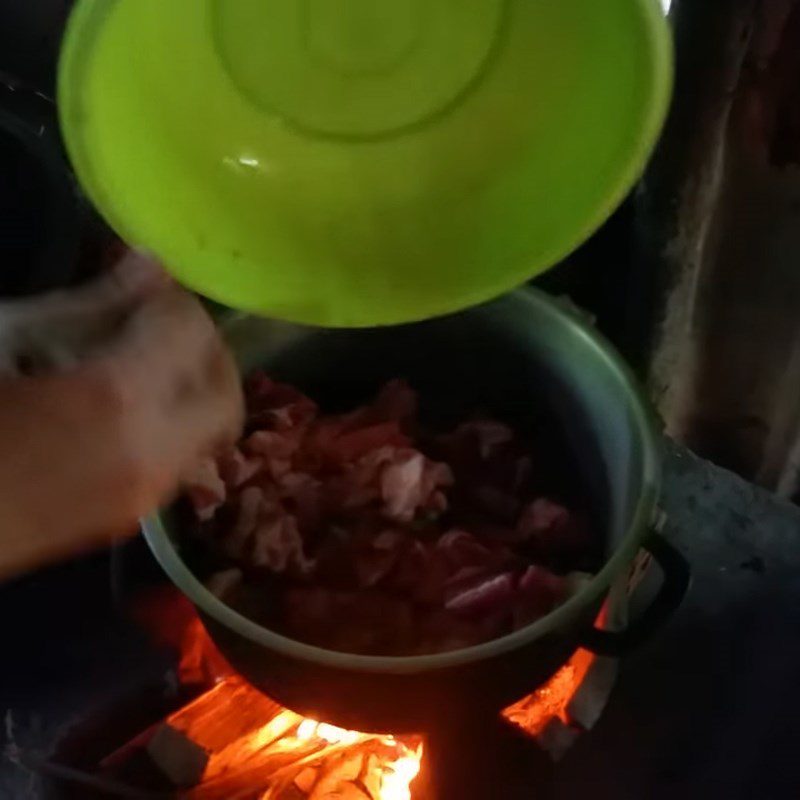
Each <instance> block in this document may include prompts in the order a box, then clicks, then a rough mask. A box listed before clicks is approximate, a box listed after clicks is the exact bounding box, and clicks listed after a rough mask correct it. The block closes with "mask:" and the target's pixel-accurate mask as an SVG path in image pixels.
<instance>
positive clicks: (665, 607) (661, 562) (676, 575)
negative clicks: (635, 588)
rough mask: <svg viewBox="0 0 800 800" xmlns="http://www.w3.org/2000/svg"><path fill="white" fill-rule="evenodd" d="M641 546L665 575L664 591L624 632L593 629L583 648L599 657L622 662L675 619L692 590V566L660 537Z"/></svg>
mask: <svg viewBox="0 0 800 800" xmlns="http://www.w3.org/2000/svg"><path fill="white" fill-rule="evenodd" d="M642 546H643V547H644V549H645V550H647V552H648V553H650V555H651V556H652V557H653V560H654V561H655V562H656V563H657V564H658V566H659V567H661V571H662V572H663V573H664V579H663V581H662V584H661V588H660V589H659V590H658V594H656V596H655V598H653V602H652V603H650V605H649V606H648V607H647V609H646V610H645V611H644V612H643V613H642V615H641V616H640V617H639V618H638V619H636V620H634V621H633V622H631V623H630V624H629V625H628V627H627V628H626V629H625V630H624V631H604V630H600V628H596V627H592V628H591V629H590V630H589V631H588V632H587V633H586V634H585V635H584V637H583V641H582V643H581V645H582V647H585V648H586V649H587V650H590V651H591V652H593V653H595V654H596V655H600V656H612V657H614V658H619V657H620V656H622V655H624V654H625V653H627V652H628V651H630V650H632V649H633V648H635V647H637V646H638V645H640V644H641V643H642V642H643V641H645V639H647V638H648V637H649V636H650V634H651V633H653V631H655V630H656V629H657V628H659V627H661V625H663V624H664V623H665V622H666V621H667V619H669V617H670V616H672V614H673V612H675V611H676V610H677V608H678V606H680V604H681V602H682V601H683V598H684V597H685V596H686V592H687V591H688V590H689V585H690V583H691V569H690V567H689V562H688V561H687V560H686V559H685V558H684V557H683V556H682V555H681V553H679V552H678V551H677V550H676V549H675V548H674V547H673V546H672V545H671V544H669V542H667V540H666V539H665V538H664V537H663V536H662V535H661V534H660V533H652V534H651V535H650V537H649V539H648V540H647V541H646V542H645V543H644V544H643V545H642Z"/></svg>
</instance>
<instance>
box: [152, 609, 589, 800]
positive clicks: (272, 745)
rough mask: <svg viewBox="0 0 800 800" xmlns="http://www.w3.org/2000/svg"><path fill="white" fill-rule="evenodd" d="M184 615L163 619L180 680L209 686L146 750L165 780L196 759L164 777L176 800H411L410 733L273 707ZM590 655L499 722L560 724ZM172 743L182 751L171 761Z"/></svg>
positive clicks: (418, 751) (413, 750) (535, 729)
mask: <svg viewBox="0 0 800 800" xmlns="http://www.w3.org/2000/svg"><path fill="white" fill-rule="evenodd" d="M157 605H158V606H160V608H161V609H163V608H164V605H163V604H162V603H161V602H159V603H158V604H157ZM184 612H185V614H186V616H184V618H183V624H182V625H181V626H180V627H177V628H176V627H172V625H174V624H175V621H176V616H175V614H174V613H173V614H170V615H167V616H169V619H170V626H171V627H172V630H171V633H172V635H173V636H174V633H175V631H176V630H182V631H183V635H182V637H181V642H180V650H181V661H180V668H179V676H180V679H181V681H182V683H183V684H185V685H195V686H203V687H205V688H207V687H208V686H212V688H211V689H207V691H205V693H203V694H201V695H200V696H199V697H198V698H197V699H196V700H194V701H193V702H192V703H190V704H189V705H187V706H184V707H183V708H181V709H179V710H178V711H176V712H174V713H173V714H172V715H170V716H169V717H168V718H167V719H166V720H165V722H164V724H163V726H162V727H166V728H168V729H169V735H167V736H165V737H163V739H164V741H165V742H166V743H167V745H168V747H167V748H166V751H165V752H161V751H158V750H157V749H155V748H153V747H148V752H149V753H150V756H151V758H152V759H153V760H154V761H155V762H156V764H157V765H159V766H160V767H161V769H162V771H163V772H164V773H165V774H167V775H170V774H171V773H172V774H173V775H174V774H175V772H174V770H173V767H172V763H171V762H173V761H180V762H181V763H185V762H186V761H187V757H188V760H189V761H191V760H192V757H194V758H195V759H198V758H199V760H200V769H198V770H197V772H196V774H195V775H193V776H192V778H191V780H189V781H187V780H186V778H185V777H183V774H182V773H181V777H180V778H173V780H174V782H175V784H176V785H181V781H183V783H182V785H183V786H184V787H190V788H184V790H183V792H182V793H181V794H180V795H179V797H180V798H182V800H234V799H236V800H289V798H291V800H303V799H305V800H330V799H331V798H337V799H338V800H412V796H413V794H412V785H413V783H414V780H415V779H416V778H417V776H418V774H419V772H420V769H421V765H422V757H423V743H422V739H421V738H420V737H410V736H393V735H389V734H386V735H377V734H369V733H360V732H358V731H351V730H345V729H343V728H338V727H336V726H334V725H330V724H328V723H325V722H319V721H317V720H314V719H308V718H304V717H302V716H300V715H299V714H296V713H294V712H293V711H289V710H288V709H285V708H282V707H281V706H279V705H278V704H277V703H274V702H273V701H272V700H270V699H269V698H267V697H265V696H264V695H263V694H261V693H260V692H258V691H257V690H256V689H254V688H253V687H251V686H250V685H249V684H247V683H246V682H245V681H244V680H242V679H241V678H240V677H239V676H238V675H236V674H235V673H234V672H233V670H232V669H231V668H230V667H229V666H228V664H227V663H226V661H225V660H224V658H223V657H222V655H221V654H220V653H219V651H217V649H216V648H215V647H214V645H213V643H212V642H211V640H210V638H209V637H208V635H207V633H206V632H205V629H204V628H203V626H202V624H201V622H200V620H199V619H198V618H197V616H196V615H195V614H194V611H193V609H192V608H191V606H188V604H187V605H186V607H185V608H184ZM147 616H150V615H147ZM160 616H161V618H162V619H163V618H164V615H163V613H161V615H160ZM151 621H152V620H151ZM162 632H163V631H162ZM162 638H163V637H162ZM592 659H593V657H592V656H591V654H590V653H587V652H586V651H578V652H577V653H576V654H575V656H574V657H573V659H572V660H571V661H570V662H569V663H568V664H567V665H566V666H565V667H564V668H563V669H561V670H560V671H559V672H558V673H557V674H556V675H555V676H554V677H553V678H552V679H551V680H550V681H549V682H548V683H547V684H545V685H544V686H543V687H541V688H540V689H539V690H537V691H536V692H534V693H533V694H532V695H530V696H529V697H527V698H525V699H523V700H521V701H520V702H518V703H516V704H515V705H513V706H511V707H510V708H508V709H506V711H505V712H503V716H504V718H505V719H506V720H507V721H508V722H510V723H512V724H514V725H516V726H517V727H519V728H520V729H521V730H523V731H524V732H525V733H527V734H529V735H531V736H534V737H536V736H539V735H540V734H541V732H542V731H543V730H544V729H545V727H546V726H547V725H548V724H549V722H550V721H552V720H553V719H554V718H558V719H561V720H562V721H564V722H568V713H567V708H568V705H569V702H570V700H571V699H572V697H573V696H574V694H575V691H576V689H577V687H578V686H579V685H580V684H581V682H582V681H583V679H584V677H585V675H586V672H587V671H588V669H589V667H590V665H591V663H592ZM176 742H180V743H182V745H183V747H184V751H185V752H184V753H182V754H181V755H179V756H177V757H176V753H175V749H176ZM178 749H180V748H178ZM189 756H191V757H189Z"/></svg>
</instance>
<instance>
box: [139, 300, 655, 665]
mask: <svg viewBox="0 0 800 800" xmlns="http://www.w3.org/2000/svg"><path fill="white" fill-rule="evenodd" d="M510 297H513V298H514V299H515V300H518V301H520V302H527V303H529V304H531V305H535V306H536V307H537V310H538V311H539V313H543V314H549V315H551V316H560V317H567V318H568V320H569V321H570V322H571V324H572V325H573V327H574V328H575V329H576V330H577V331H578V332H579V333H580V334H581V335H582V337H583V339H584V342H585V344H586V346H587V347H589V348H591V349H593V350H594V351H595V354H596V357H597V358H598V359H600V360H602V361H603V362H604V363H605V365H606V367H607V368H608V369H609V370H611V371H612V372H615V373H616V374H617V376H618V377H619V378H620V379H621V380H622V383H623V385H624V386H625V388H626V389H627V391H628V395H629V398H630V405H631V413H632V417H633V426H634V428H635V432H636V435H637V436H638V438H639V440H640V443H641V445H642V461H643V463H642V489H641V492H640V495H639V499H638V502H637V504H636V509H635V511H634V514H633V518H632V521H631V523H630V526H629V529H628V532H627V534H626V535H625V537H624V539H623V540H622V542H621V544H620V545H619V547H618V548H617V550H616V551H615V552H614V554H613V555H612V556H611V558H609V559H608V560H607V561H606V563H605V564H604V565H603V567H602V569H600V571H599V572H597V574H596V575H595V576H594V577H593V578H592V580H591V581H590V582H589V583H588V584H587V585H586V586H585V587H584V588H583V589H582V590H581V591H580V592H578V593H577V594H575V595H573V596H572V597H571V598H570V599H569V600H567V601H566V602H565V603H563V604H562V605H560V606H559V607H558V608H556V609H555V610H553V611H551V612H550V613H549V614H548V615H547V616H544V617H542V618H541V619H538V620H536V622H534V623H532V624H531V625H528V626H527V627H525V628H521V629H520V630H518V631H514V632H513V633H510V634H507V635H506V636H503V637H501V638H499V639H492V640H491V641H489V642H484V643H483V644H479V645H473V646H472V647H467V648H463V649H461V650H453V651H449V652H446V653H437V654H432V655H423V656H365V655H356V654H352V653H343V652H338V651H334V650H326V649H324V648H321V647H316V646H314V645H310V644H305V643H303V642H299V641H297V640H295V639H291V638H289V637H287V636H283V635H281V634H279V633H276V632H274V631H271V630H270V629H268V628H265V627H263V626H261V625H259V624H258V623H256V622H253V621H252V620H250V619H248V618H247V617H245V616H243V615H242V614H240V613H239V612H238V611H235V610H234V609H233V608H231V607H230V606H228V605H226V604H225V603H223V602H222V601H221V600H220V599H219V598H218V597H216V595H214V594H213V593H212V592H210V591H209V590H208V589H207V588H206V587H205V586H204V585H203V583H202V582H201V581H200V580H198V578H197V577H196V576H195V575H194V574H193V573H192V572H191V570H190V569H189V568H188V566H187V565H186V563H185V562H184V561H183V559H182V558H181V557H180V555H179V553H178V549H177V547H176V546H175V545H174V544H173V542H172V540H171V539H170V537H169V535H168V533H167V531H166V529H165V527H164V523H163V520H162V518H161V516H160V513H159V512H157V513H155V514H152V515H150V516H149V517H146V518H144V519H142V521H141V527H142V532H143V534H144V537H145V539H146V540H147V543H148V545H149V546H150V549H151V551H152V552H153V555H154V556H155V558H156V560H157V561H158V562H159V564H160V565H161V567H162V568H163V569H164V571H165V572H166V573H167V575H168V577H169V578H170V579H171V580H172V582H173V583H174V584H175V585H176V586H177V587H178V588H179V589H180V590H181V591H182V592H183V593H184V594H185V595H186V596H187V597H188V598H189V599H190V600H191V601H192V603H194V605H195V606H197V608H198V609H200V610H201V611H202V612H204V613H205V614H208V615H209V616H210V617H213V618H214V619H215V620H216V621H217V622H219V623H221V624H222V625H224V626H225V627H227V628H229V629H230V630H232V631H234V632H235V633H238V634H240V635H241V636H243V637H245V638H246V639H249V640H250V641H251V642H253V643H255V644H257V645H260V646H262V647H265V648H268V649H269V650H273V651H275V652H277V653H280V654H281V655H283V656H287V657H289V658H294V659H297V660H301V661H308V662H312V663H314V664H317V665H320V666H323V667H329V668H334V669H341V670H348V671H360V672H368V673H378V674H381V673H382V674H411V673H417V672H427V671H432V670H439V669H446V668H451V667H459V666H463V665H465V664H469V663H472V662H476V661H483V660H486V659H489V658H493V657H497V656H502V655H504V654H506V653H508V652H510V651H513V650H517V649H519V648H521V647H523V646H525V645H528V644H530V643H531V642H533V641H534V640H535V639H539V638H541V637H543V636H545V635H546V634H548V633H552V632H553V631H555V630H557V629H558V628H560V627H562V626H568V625H569V624H570V623H572V622H573V621H574V620H575V619H576V618H577V617H578V616H579V614H580V612H581V611H582V610H583V609H584V608H585V607H586V606H587V605H590V604H592V603H594V602H595V601H598V600H599V599H600V598H601V596H602V595H603V594H605V592H606V591H607V590H608V589H609V587H610V586H611V584H612V582H613V581H614V579H615V578H616V577H617V576H618V575H619V574H620V573H621V572H622V571H623V570H624V569H625V568H626V567H627V566H628V565H629V564H630V563H631V561H632V560H633V558H634V556H635V554H636V552H637V551H638V550H639V547H640V545H641V543H642V540H643V539H644V537H645V535H646V534H647V532H648V531H649V529H650V525H651V524H652V521H653V515H654V513H655V508H656V503H657V500H658V497H659V493H660V489H661V459H660V447H659V444H658V440H659V437H658V434H657V432H656V426H655V423H654V414H653V412H652V410H651V408H650V406H649V403H648V401H647V399H646V398H645V396H644V394H643V392H642V390H641V388H640V387H639V384H638V382H637V381H636V379H635V378H634V376H633V373H632V371H631V369H630V368H629V367H628V365H627V364H626V363H625V362H624V361H623V360H622V357H621V356H620V355H619V354H618V353H617V352H616V350H615V349H614V348H613V347H612V346H611V344H610V343H609V342H608V340H607V339H606V338H605V337H604V336H602V334H600V333H599V332H598V331H596V330H595V329H594V328H592V327H590V326H589V325H587V323H586V322H585V320H584V319H583V318H582V317H580V316H579V315H578V314H577V313H575V312H574V311H573V310H572V309H570V308H566V307H564V306H563V305H562V304H559V303H558V301H557V300H555V299H554V298H552V297H550V296H549V295H547V294H545V293H544V292H542V291H540V290H537V289H533V288H532V287H526V288H525V289H520V290H517V291H515V292H513V293H512V294H511V295H510Z"/></svg>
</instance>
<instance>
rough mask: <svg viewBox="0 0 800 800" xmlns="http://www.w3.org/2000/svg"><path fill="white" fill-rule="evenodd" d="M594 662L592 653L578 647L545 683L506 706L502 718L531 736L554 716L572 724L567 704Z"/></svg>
mask: <svg viewBox="0 0 800 800" xmlns="http://www.w3.org/2000/svg"><path fill="white" fill-rule="evenodd" d="M594 661H595V656H594V655H593V654H592V653H590V652H588V651H587V650H578V651H577V652H576V653H575V655H573V656H572V658H571V659H570V660H569V661H568V662H567V663H566V664H565V665H564V666H563V667H562V668H561V669H560V670H559V671H558V672H556V674H555V675H553V677H552V678H550V680H549V681H548V682H547V683H545V684H544V685H542V686H540V687H539V688H538V689H537V690H536V691H535V692H533V694H530V695H528V696H527V697H524V698H523V699H522V700H520V701H519V702H517V703H514V705H513V706H509V707H508V708H507V709H506V710H505V711H504V712H503V718H504V719H505V720H506V721H508V722H510V723H511V724H512V725H515V726H516V727H517V728H519V729H520V730H522V731H523V732H524V733H526V734H528V736H533V737H537V736H540V735H541V734H542V733H543V732H544V731H545V729H546V728H547V726H548V725H550V724H551V722H552V721H553V720H554V719H559V720H561V722H563V723H564V724H565V725H569V724H571V720H570V717H569V713H568V708H569V704H570V703H571V702H572V699H573V698H574V697H575V692H576V691H577V689H578V687H579V686H580V685H581V684H582V683H583V680H584V678H585V677H586V674H587V672H588V671H589V667H591V666H592V664H593V663H594Z"/></svg>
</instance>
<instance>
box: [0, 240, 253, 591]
mask: <svg viewBox="0 0 800 800" xmlns="http://www.w3.org/2000/svg"><path fill="white" fill-rule="evenodd" d="M20 309H24V313H23V311H22V310H20ZM11 312H12V313H9V314H8V315H7V316H6V318H7V320H15V325H16V330H15V332H14V333H13V334H12V333H10V331H12V329H14V327H15V326H14V325H11V324H9V325H6V326H3V325H2V316H1V315H0V342H2V341H3V339H4V335H5V338H6V339H7V340H10V341H13V342H14V343H15V345H16V348H10V349H9V348H7V349H6V352H13V353H14V358H15V359H16V360H17V361H19V360H20V359H19V357H20V355H23V356H24V358H23V359H22V361H23V363H24V364H25V365H26V367H27V368H28V369H31V368H32V367H33V374H31V375H27V376H12V375H7V376H0V442H2V445H0V447H2V459H0V577H2V576H4V575H9V574H12V573H14V572H18V571H22V570H24V569H27V568H30V567H33V566H36V565H38V564H40V563H43V562H46V561H50V560H53V559H56V558H58V557H61V556H66V555H70V554H73V553H75V552H78V551H80V550H83V549H85V548H87V547H91V546H92V545H94V544H99V543H101V542H104V541H108V540H109V539H110V538H111V537H113V536H114V535H116V534H119V533H124V532H126V531H128V530H130V529H132V528H133V527H134V525H135V522H136V520H137V518H138V517H139V516H141V515H143V514H146V513H148V512H150V511H152V510H154V509H155V508H156V507H157V506H158V505H159V504H161V503H162V502H164V501H166V500H168V499H169V498H170V497H171V496H172V494H173V493H174V492H175V491H176V490H177V487H178V485H179V482H180V479H181V476H182V475H184V474H185V473H186V472H188V471H190V470H191V469H192V467H193V466H194V464H195V463H196V462H197V460H198V459H199V458H202V457H203V456H204V455H208V454H209V453H211V452H213V451H214V450H215V449H216V448H217V447H221V446H224V445H225V444H227V443H229V442H232V441H234V440H235V439H236V437H237V436H238V435H239V433H240V430H241V425H242V419H243V411H242V406H243V404H242V397H241V388H240V381H239V376H238V373H237V370H236V367H235V365H234V363H233V361H232V359H231V357H230V355H229V354H228V352H227V350H226V348H225V347H224V345H223V343H222V341H221V340H220V338H219V335H218V334H217V332H216V329H215V328H214V325H213V323H212V322H211V320H210V318H209V317H208V315H207V314H206V313H205V311H204V310H203V308H202V307H201V305H200V304H199V303H198V302H197V300H196V299H195V298H194V297H192V296H191V295H190V294H188V293H187V292H185V291H183V290H181V289H179V288H178V287H176V286H175V285H174V284H171V283H169V282H168V281H166V280H165V279H163V278H162V277H161V276H160V275H159V273H158V272H157V271H156V270H155V269H154V268H153V265H152V263H148V262H147V261H146V260H144V259H143V258H142V257H140V256H136V255H129V256H126V258H125V259H123V262H122V263H121V264H120V265H119V267H118V268H117V270H116V271H115V273H114V274H113V275H111V276H107V277H105V278H103V279H101V280H100V281H99V282H98V283H97V284H96V285H95V286H92V287H88V288H87V289H82V290H78V291H77V292H75V293H58V294H57V295H54V296H52V297H50V298H43V299H42V300H41V301H39V302H38V305H37V301H24V302H23V303H21V304H18V306H17V307H16V309H12V310H11ZM1 313H2V309H0V314H1ZM31 315H33V316H34V317H38V318H39V322H40V325H39V328H38V331H39V333H37V334H36V335H31V334H27V335H25V334H23V333H22V332H23V330H25V328H26V326H25V325H20V324H19V320H20V319H22V318H30V317H31ZM79 322H80V324H78V323H79ZM79 329H80V330H79ZM43 331H49V333H48V334H45V333H43ZM56 331H60V333H59V334H58V335H57V336H54V333H55V332H56ZM45 340H46V341H47V342H49V343H50V345H51V346H50V348H49V350H48V348H47V347H44V346H42V344H43V342H44V341H45ZM32 342H36V343H37V344H38V345H39V346H38V347H35V348H31V343H32ZM23 344H24V345H25V346H26V347H27V348H28V349H27V350H26V349H25V347H23V346H22V345H23ZM32 354H33V355H32ZM48 362H49V363H48ZM43 368H44V369H45V371H42V369H43Z"/></svg>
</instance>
